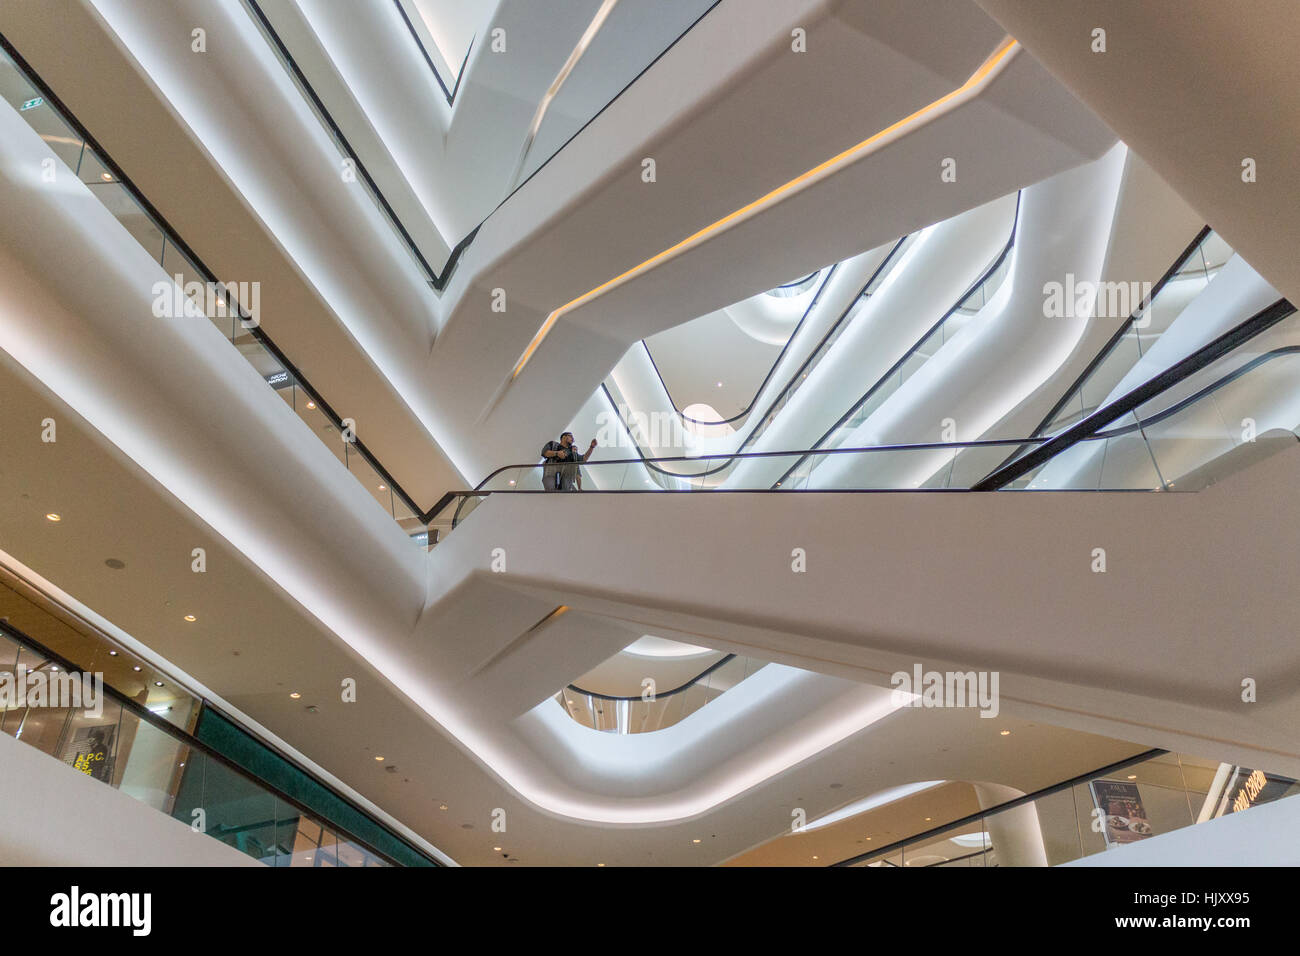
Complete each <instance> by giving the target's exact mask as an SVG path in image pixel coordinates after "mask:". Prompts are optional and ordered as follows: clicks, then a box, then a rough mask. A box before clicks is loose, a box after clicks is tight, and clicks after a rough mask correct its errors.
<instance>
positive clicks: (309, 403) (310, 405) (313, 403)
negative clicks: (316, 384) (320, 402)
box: [307, 402, 316, 408]
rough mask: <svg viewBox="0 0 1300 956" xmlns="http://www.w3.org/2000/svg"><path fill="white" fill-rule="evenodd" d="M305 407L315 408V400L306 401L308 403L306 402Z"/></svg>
mask: <svg viewBox="0 0 1300 956" xmlns="http://www.w3.org/2000/svg"><path fill="white" fill-rule="evenodd" d="M307 407H308V408H315V407H316V403H315V402H308V403H307Z"/></svg>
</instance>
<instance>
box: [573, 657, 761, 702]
mask: <svg viewBox="0 0 1300 956" xmlns="http://www.w3.org/2000/svg"><path fill="white" fill-rule="evenodd" d="M735 659H736V655H735V654H728V655H727V656H726V657H723V658H721V659H720V660H717V661H714V662H713V663H712V664H710V665H709V666H708V667H706V668H704V670H702V671H700V672H699V673H698V674H696V675H695V676H694V677H692V678H691V679H690V680H688V681H687V682H686V683H684V684H682V685H681V686H680V687H674V688H673V689H672V690H666V691H664V692H662V693H659V692H658V691H656V692H655V695H654V700H662V699H663V698H665V697H672V696H673V695H674V694H680V693H681V692H682V691H684V690H689V689H690V688H692V687H694V686H695V685H696V684H698V683H699V682H700V681H702V680H703V679H704V678H706V677H708V676H709V675H710V674H712V673H713V672H714V671H716V670H717V669H718V668H719V667H722V666H723V665H724V664H727V663H729V662H730V661H733V660H735ZM568 689H569V690H571V691H573V692H574V693H575V694H586V695H587V696H588V697H595V698H597V699H599V700H612V701H616V702H617V701H635V700H645V698H643V697H642V696H641V695H640V694H634V695H632V696H630V697H617V696H615V695H613V694H598V693H596V691H594V690H583V689H582V688H581V687H579V686H577V685H576V684H569V685H568ZM647 703H650V701H647Z"/></svg>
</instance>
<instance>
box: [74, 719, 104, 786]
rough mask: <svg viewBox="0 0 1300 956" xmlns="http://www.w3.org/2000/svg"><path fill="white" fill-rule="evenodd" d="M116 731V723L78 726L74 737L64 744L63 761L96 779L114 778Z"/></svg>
mask: <svg viewBox="0 0 1300 956" xmlns="http://www.w3.org/2000/svg"><path fill="white" fill-rule="evenodd" d="M116 731H117V726H116V725H115V724H103V725H101V726H98V727H80V728H78V729H77V732H76V733H75V734H74V735H73V737H72V739H71V740H70V741H68V743H67V744H65V745H64V751H63V762H64V763H69V764H71V765H72V767H73V769H75V770H80V771H81V772H82V773H84V774H85V775H86V776H88V777H93V778H94V779H96V780H103V781H108V780H112V779H113V737H114V735H115V733H116Z"/></svg>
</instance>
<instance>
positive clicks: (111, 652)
mask: <svg viewBox="0 0 1300 956" xmlns="http://www.w3.org/2000/svg"><path fill="white" fill-rule="evenodd" d="M108 656H109V657H117V651H109V652H108Z"/></svg>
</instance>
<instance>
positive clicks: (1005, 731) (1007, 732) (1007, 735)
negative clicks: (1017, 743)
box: [1001, 730, 1011, 737]
mask: <svg viewBox="0 0 1300 956" xmlns="http://www.w3.org/2000/svg"><path fill="white" fill-rule="evenodd" d="M1001 734H1002V736H1003V737H1010V736H1011V731H1009V730H1003V731H1001Z"/></svg>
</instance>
